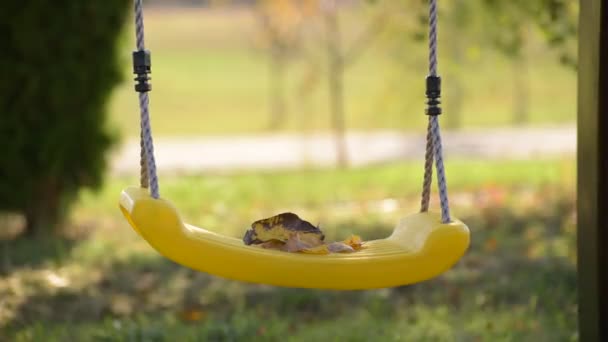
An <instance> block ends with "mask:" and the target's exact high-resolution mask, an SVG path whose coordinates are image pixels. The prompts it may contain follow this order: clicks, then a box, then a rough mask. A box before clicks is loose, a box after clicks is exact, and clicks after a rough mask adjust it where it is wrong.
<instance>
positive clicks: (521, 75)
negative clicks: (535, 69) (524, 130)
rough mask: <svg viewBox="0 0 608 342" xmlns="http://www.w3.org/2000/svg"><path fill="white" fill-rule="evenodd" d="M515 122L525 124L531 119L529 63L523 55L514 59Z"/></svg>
mask: <svg viewBox="0 0 608 342" xmlns="http://www.w3.org/2000/svg"><path fill="white" fill-rule="evenodd" d="M512 63H513V64H512V65H513V87H514V88H513V123H514V124H516V125H524V124H527V123H528V122H529V121H530V108H529V107H530V106H529V103H530V101H529V97H528V93H529V91H530V89H529V86H528V77H527V76H528V64H527V61H526V58H525V57H524V56H523V55H521V56H517V57H514V59H513V62H512Z"/></svg>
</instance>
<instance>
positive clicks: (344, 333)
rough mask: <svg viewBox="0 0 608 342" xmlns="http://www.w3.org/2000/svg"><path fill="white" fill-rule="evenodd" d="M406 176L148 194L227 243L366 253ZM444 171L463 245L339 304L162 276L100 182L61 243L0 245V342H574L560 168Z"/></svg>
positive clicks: (173, 268)
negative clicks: (317, 243)
mask: <svg viewBox="0 0 608 342" xmlns="http://www.w3.org/2000/svg"><path fill="white" fill-rule="evenodd" d="M420 167H421V165H418V163H416V164H410V163H405V164H388V165H381V166H374V167H366V168H362V169H353V170H344V171H337V170H308V171H293V172H273V173H255V174H251V173H247V174H230V175H227V174H224V175H222V174H209V175H200V176H188V177H179V178H170V179H161V190H162V193H163V195H164V196H165V197H166V198H170V199H171V200H172V201H173V202H174V203H175V204H176V206H177V207H178V208H179V209H180V211H181V212H182V214H183V215H184V216H185V217H186V218H187V219H188V221H190V222H192V223H195V224H199V225H202V226H206V227H208V228H212V229H214V230H217V231H219V232H222V233H226V234H230V235H234V236H240V235H241V234H242V233H243V232H244V230H245V229H246V227H247V226H248V224H249V223H250V222H252V221H253V220H255V219H258V218H261V217H264V216H266V215H273V214H276V213H277V212H279V211H283V210H293V211H295V212H297V213H298V214H300V215H301V216H303V217H304V218H306V219H308V220H311V221H313V222H320V223H321V226H322V228H323V229H324V230H325V231H326V232H327V233H328V235H329V236H328V237H329V238H335V237H341V236H344V235H346V234H348V233H351V232H356V233H359V234H361V235H362V236H363V237H364V238H366V239H371V238H375V237H379V236H383V235H386V234H387V233H389V232H390V230H391V229H392V227H393V225H394V223H395V222H396V220H397V219H398V218H399V217H400V216H401V215H403V214H406V213H410V212H414V211H415V210H417V206H418V201H419V199H418V191H419V187H420V178H421V172H420V171H421V170H420ZM447 169H448V181H449V184H450V186H451V193H450V195H451V203H452V208H453V212H454V214H455V215H457V216H458V217H459V218H461V219H463V220H464V221H465V222H467V224H468V225H469V226H470V228H471V231H472V245H471V249H470V251H469V252H468V253H467V255H466V256H465V257H464V258H463V259H462V260H461V261H460V262H459V263H458V264H457V265H456V266H455V267H454V268H453V269H452V270H450V271H449V272H447V273H445V274H444V275H442V276H440V277H438V278H436V279H433V280H430V281H427V282H424V283H421V284H416V285H412V286H404V287H399V288H393V289H385V290H373V291H347V292H337V291H317V290H298V289H283V288H275V287H267V286H261V285H251V284H243V283H238V282H232V281H228V280H224V279H220V278H216V277H213V276H209V275H206V274H200V273H196V272H193V271H190V270H187V269H184V268H182V267H180V266H178V265H175V264H174V263H172V262H170V261H167V260H165V259H163V258H161V257H160V256H158V255H157V254H156V253H155V252H154V251H153V250H152V249H151V248H150V247H149V246H148V245H147V244H145V243H144V242H143V241H142V240H141V239H140V238H138V236H137V235H136V234H135V233H134V232H132V231H131V230H130V229H129V228H128V226H127V224H126V222H124V221H123V220H122V218H121V217H120V214H119V211H118V209H117V205H116V200H117V197H118V194H119V191H120V189H121V188H122V187H124V186H126V185H129V184H137V182H136V180H135V179H113V180H111V181H109V183H108V184H107V185H106V187H104V189H102V191H101V192H100V193H98V194H91V193H83V195H82V198H81V200H80V201H79V203H78V205H77V207H76V210H75V211H74V214H73V216H72V219H71V222H70V223H69V224H68V225H66V231H67V233H68V234H69V235H70V236H71V238H70V239H58V238H57V239H47V240H45V241H22V240H15V241H2V242H0V243H1V244H0V252H1V253H0V255H1V258H2V259H1V260H0V261H1V262H0V272H1V273H0V298H1V299H2V305H0V327H1V328H0V340H8V341H40V340H44V341H72V340H75V341H244V340H246V341H250V340H253V341H320V340H323V341H371V340H374V341H397V340H405V341H411V340H416V341H417V340H433V341H435V340H440V341H444V340H445V341H452V340H465V341H476V340H481V341H503V340H505V341H528V340H540V341H564V340H576V339H577V335H576V329H577V311H576V310H577V305H576V266H575V265H576V262H575V255H576V252H575V251H576V249H575V220H574V213H575V203H574V198H575V196H574V180H575V167H574V162H573V160H547V161H534V162H532V161H526V162H481V161H464V160H463V161H451V162H450V163H448V164H447ZM434 205H435V206H436V205H437V204H436V203H435V204H434ZM7 224H8V223H7Z"/></svg>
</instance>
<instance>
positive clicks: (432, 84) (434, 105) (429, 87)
mask: <svg viewBox="0 0 608 342" xmlns="http://www.w3.org/2000/svg"><path fill="white" fill-rule="evenodd" d="M440 97H441V77H439V76H433V75H430V76H427V77H426V98H427V99H428V101H427V102H426V104H427V107H426V111H425V112H426V115H430V116H437V115H441V107H440V106H439V105H440V104H441V101H440V100H439V98H440Z"/></svg>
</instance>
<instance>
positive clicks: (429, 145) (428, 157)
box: [420, 118, 434, 213]
mask: <svg viewBox="0 0 608 342" xmlns="http://www.w3.org/2000/svg"><path fill="white" fill-rule="evenodd" d="M431 128H432V126H431V120H430V118H429V124H428V127H427V130H426V153H425V155H424V181H423V183H422V200H421V202H420V211H421V212H423V213H424V212H427V211H429V202H430V200H431V183H432V182H433V153H434V152H433V134H432V130H431Z"/></svg>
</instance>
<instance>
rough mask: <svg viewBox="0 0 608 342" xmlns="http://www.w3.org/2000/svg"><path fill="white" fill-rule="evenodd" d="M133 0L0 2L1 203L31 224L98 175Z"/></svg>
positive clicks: (108, 140)
mask: <svg viewBox="0 0 608 342" xmlns="http://www.w3.org/2000/svg"><path fill="white" fill-rule="evenodd" d="M130 8H131V1H129V0H54V1H45V0H23V1H5V2H3V5H2V10H0V42H1V45H0V210H10V211H20V212H22V213H24V214H25V216H26V218H27V222H28V229H29V232H30V233H33V232H37V231H41V230H44V229H47V228H49V227H50V226H53V225H54V224H56V223H57V222H59V220H60V219H61V217H62V214H64V213H65V209H66V208H67V206H66V205H67V204H69V202H70V200H71V199H72V198H74V195H75V194H76V193H77V191H78V190H79V189H80V188H81V187H83V186H90V187H95V186H98V185H99V184H100V182H101V177H102V174H103V171H104V167H105V164H106V152H107V151H108V149H109V147H110V146H111V145H112V142H113V140H114V139H113V135H112V134H111V132H109V130H108V128H107V125H106V110H105V109H106V108H105V107H106V106H105V104H106V102H107V100H108V97H109V95H110V93H111V91H112V89H113V87H114V86H116V85H117V84H118V82H119V81H120V80H121V75H122V72H121V70H124V68H123V66H121V65H120V64H119V62H118V54H117V52H118V46H117V42H118V38H119V36H120V34H121V31H122V28H123V26H124V24H125V23H126V20H127V17H128V15H129V13H130V12H129V10H130Z"/></svg>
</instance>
